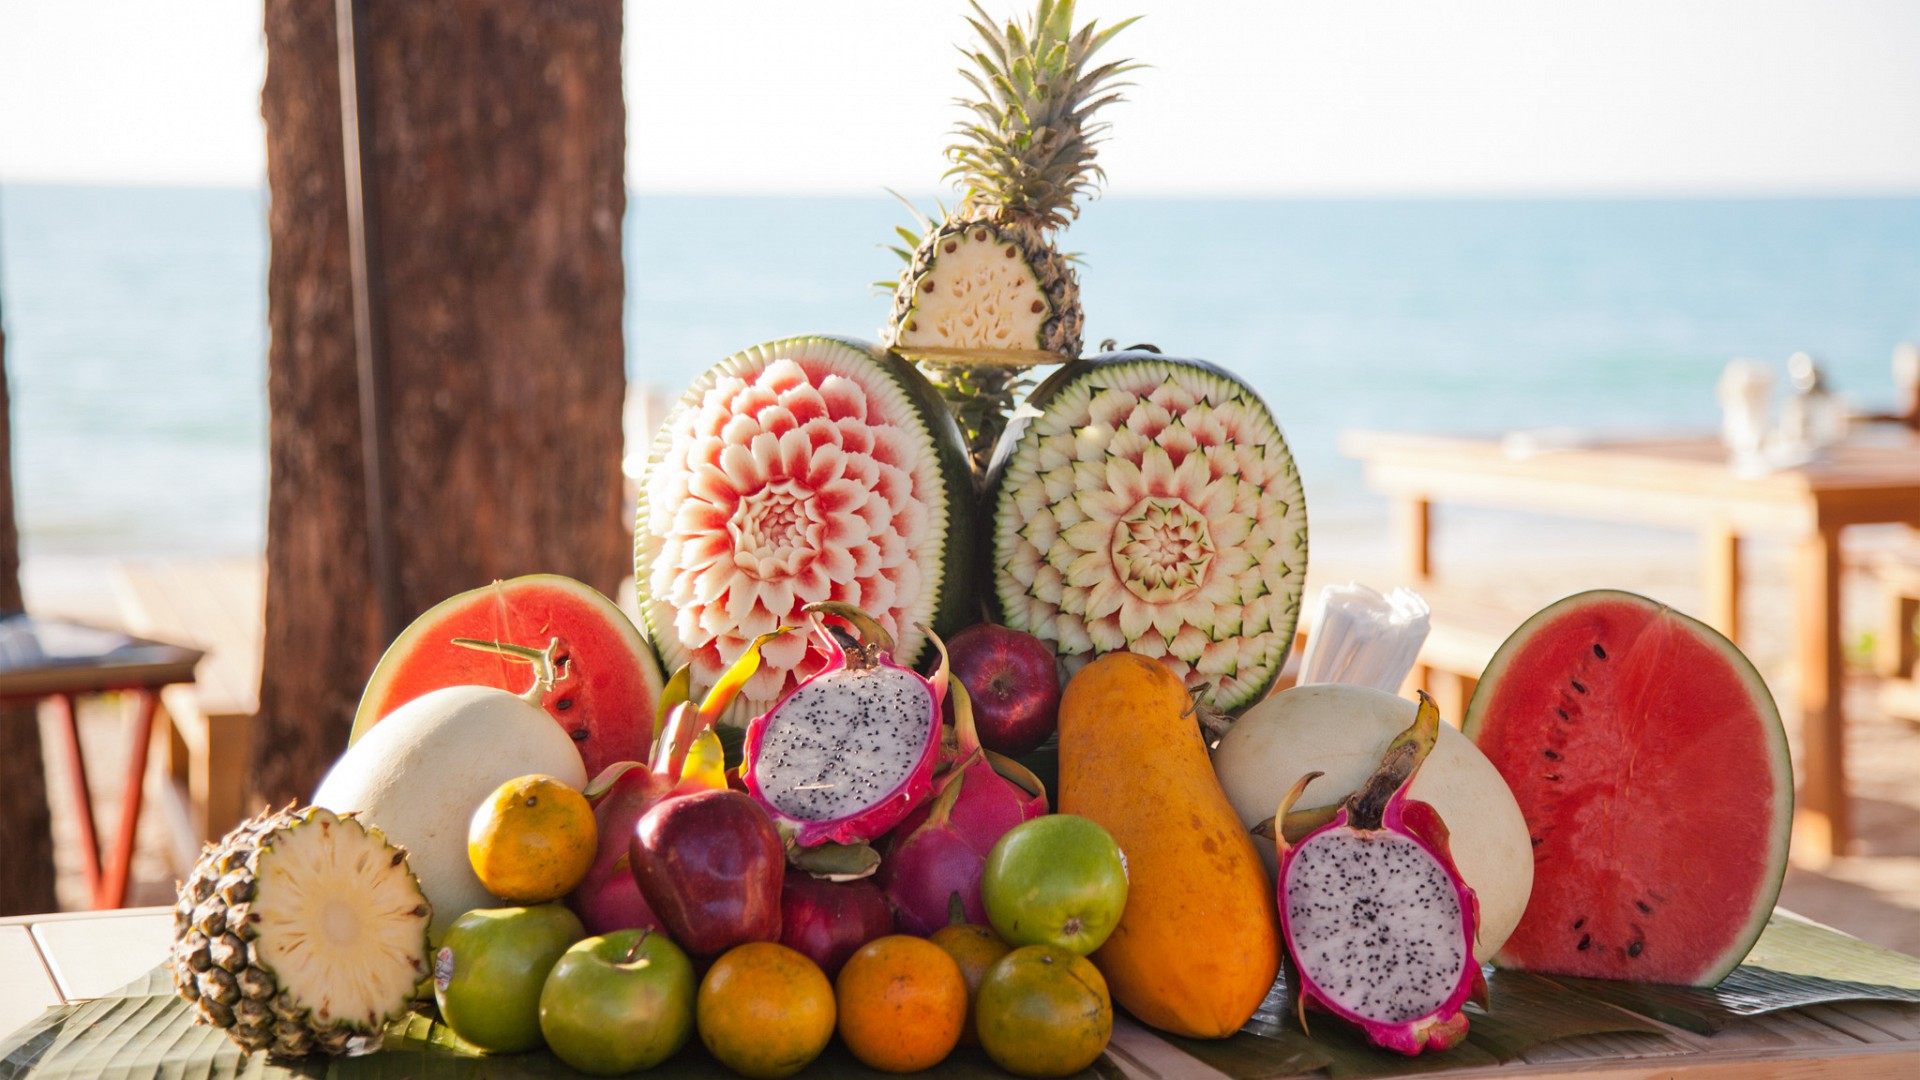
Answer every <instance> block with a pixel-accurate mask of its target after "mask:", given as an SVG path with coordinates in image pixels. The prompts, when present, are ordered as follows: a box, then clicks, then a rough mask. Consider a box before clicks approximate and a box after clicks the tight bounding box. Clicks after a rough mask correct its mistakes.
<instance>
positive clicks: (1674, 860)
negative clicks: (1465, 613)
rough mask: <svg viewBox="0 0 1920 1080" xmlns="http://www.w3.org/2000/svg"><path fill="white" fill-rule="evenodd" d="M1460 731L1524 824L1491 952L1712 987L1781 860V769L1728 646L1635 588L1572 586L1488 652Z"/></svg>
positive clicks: (1783, 758) (1789, 795)
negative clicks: (1509, 914)
mask: <svg viewBox="0 0 1920 1080" xmlns="http://www.w3.org/2000/svg"><path fill="white" fill-rule="evenodd" d="M1462 728H1463V729H1464V730H1465V732H1466V734H1467V735H1468V736H1469V737H1470V738H1472V739H1473V741H1474V742H1475V743H1476V744H1478V746H1479V747H1480V749H1481V750H1482V751H1483V752H1484V753H1485V754H1486V755H1487V758H1488V760H1490V761H1492V762H1493V765H1494V767H1495V768H1497V769H1498V770H1500V775H1501V776H1503V777H1505V778H1506V781H1507V784H1508V785H1509V786H1510V787H1511V788H1512V789H1513V795H1514V798H1515V799H1517V800H1518V801H1519V803H1520V811H1521V814H1522V816H1524V817H1525V818H1526V821H1527V827H1528V830H1529V832H1530V833H1531V834H1532V837H1533V845H1534V876H1533V892H1532V895H1531V897H1530V899H1529V900H1528V903H1527V909H1526V913H1525V914H1524V915H1523V916H1522V917H1521V919H1520V925H1519V926H1518V927H1517V928H1516V929H1515V930H1514V932H1513V936H1512V937H1510V938H1508V939H1507V943H1506V945H1505V946H1504V947H1503V948H1502V949H1501V951H1500V953H1499V954H1498V955H1497V956H1496V957H1495V958H1494V962H1495V963H1496V964H1500V965H1502V966H1505V967H1512V968H1519V969H1523V970H1527V971H1537V972H1544V973H1551V974H1561V975H1579V976H1588V977H1593V978H1603V979H1632V980H1636V981H1642V982H1662V983H1686V984H1692V985H1699V986H1709V985H1712V984H1714V983H1717V982H1719V981H1720V980H1721V979H1722V978H1724V977H1726V975H1727V973H1728V972H1731V971H1732V970H1733V969H1734V968H1735V967H1736V966H1738V965H1739V963H1740V961H1741V960H1743V959H1745V957H1746V955H1747V952H1748V950H1750V949H1751V948H1752V947H1753V942H1754V940H1755V939H1756V938H1758V937H1759V935H1760V931H1761V929H1762V928H1763V927H1765V925H1766V921H1767V917H1768V915H1769V914H1771V912H1772V911H1773V904H1774V900H1775V898H1776V897H1777V896H1778V895H1779V892H1780V881H1781V878H1782V876H1783V875H1784V874H1785V872H1786V861H1787V840H1788V835H1789V831H1790V828H1791V824H1792V816H1793V768H1792V764H1791V762H1790V760H1789V758H1788V754H1787V739H1786V733H1785V731H1784V729H1783V728H1782V727H1781V724H1780V714H1779V711H1778V710H1777V709H1776V708H1775V706H1774V702H1773V696H1772V695H1771V694H1770V693H1769V692H1768V691H1767V687H1766V684H1765V683H1764V682H1763V681H1762V680H1761V678H1760V675H1759V673H1758V672H1757V671H1755V670H1754V668H1753V665H1752V664H1751V663H1749V662H1748V660H1747V658H1746V657H1745V656H1744V655H1742V654H1741V652H1740V650H1739V649H1738V648H1736V647H1735V646H1734V645H1733V643H1732V642H1730V641H1728V640H1727V639H1726V638H1725V637H1723V636H1721V635H1720V634H1719V633H1718V632H1716V631H1714V630H1713V629H1712V628H1711V627H1708V626H1706V625H1705V624H1703V623H1700V622H1698V621H1696V620H1694V619H1691V618H1688V617H1687V616H1685V615H1682V614H1680V613H1679V612H1676V611H1674V610H1673V609H1671V608H1669V607H1666V606H1665V605H1662V604H1659V603H1657V602H1655V601H1652V600H1649V599H1647V598H1645V597H1643V596H1637V595H1634V594H1632V593H1627V592H1618V591H1596V592H1586V593H1580V594H1578V595H1575V596H1570V597H1568V598H1566V599H1564V600H1561V601H1559V602H1558V603H1555V604H1553V605H1551V606H1549V607H1547V608H1546V609H1544V610H1542V611H1541V612H1539V613H1538V614H1536V615H1534V616H1533V617H1532V618H1530V619H1528V620H1527V621H1526V622H1525V623H1524V624H1522V625H1521V627H1520V628H1519V629H1518V630H1516V631H1515V632H1514V634H1513V636H1512V637H1511V638H1509V639H1508V640H1507V642H1506V643H1505V644H1504V645H1502V646H1501V647H1500V650H1499V652H1497V653H1496V654H1495V655H1494V658H1493V661H1492V663H1490V664H1489V665H1488V666H1487V670H1486V672H1485V674H1484V675H1483V676H1482V677H1481V681H1480V686H1479V689H1478V690H1477V691H1476V692H1475V694H1474V698H1473V703H1472V705H1471V706H1469V708H1468V710H1467V716H1466V720H1465V722H1464V723H1463V724H1462Z"/></svg>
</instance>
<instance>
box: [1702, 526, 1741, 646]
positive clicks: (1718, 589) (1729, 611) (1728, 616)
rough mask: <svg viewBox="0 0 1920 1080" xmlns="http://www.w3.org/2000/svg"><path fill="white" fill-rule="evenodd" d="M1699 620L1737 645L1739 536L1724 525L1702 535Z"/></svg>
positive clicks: (1738, 622)
mask: <svg viewBox="0 0 1920 1080" xmlns="http://www.w3.org/2000/svg"><path fill="white" fill-rule="evenodd" d="M1701 541H1702V546H1701V554H1702V556H1703V558H1702V561H1701V569H1700V583H1701V587H1702V588H1703V590H1704V591H1705V595H1704V596H1703V597H1702V601H1701V617H1702V618H1703V619H1704V620H1705V621H1706V623H1707V625H1708V626H1711V627H1713V628H1714V629H1715V630H1718V631H1720V632H1721V633H1723V634H1725V635H1727V640H1729V641H1732V642H1735V643H1736V644H1737V643H1738V642H1739V641H1740V535H1739V534H1738V533H1736V532H1734V531H1733V530H1732V529H1731V528H1728V527H1727V526H1725V525H1718V526H1715V527H1713V528H1710V529H1707V530H1706V531H1705V532H1704V533H1703V534H1702V535H1701Z"/></svg>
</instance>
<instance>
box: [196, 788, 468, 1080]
mask: <svg viewBox="0 0 1920 1080" xmlns="http://www.w3.org/2000/svg"><path fill="white" fill-rule="evenodd" d="M323 825H324V826H325V827H335V826H343V827H348V828H353V829H360V830H362V831H364V832H365V833H366V834H367V835H368V836H369V837H370V838H372V839H373V840H375V841H376V842H378V843H380V844H382V845H385V846H386V847H387V849H388V850H389V851H391V852H393V855H392V863H391V867H392V869H393V870H394V871H395V872H398V873H402V874H405V875H406V876H407V878H408V880H409V881H410V882H411V883H412V885H413V888H414V890H415V891H416V892H417V891H418V890H419V887H420V883H419V881H418V879H416V878H414V875H413V872H412V871H411V870H410V869H408V868H407V867H406V865H405V859H406V853H405V851H404V850H402V849H400V848H398V847H394V846H392V845H390V844H386V840H385V837H384V836H383V835H382V834H381V833H380V832H379V830H377V829H370V828H367V827H365V826H363V825H361V824H360V823H359V822H357V821H352V820H350V819H345V818H341V817H339V816H337V815H335V814H334V813H333V812H332V811H329V810H325V809H321V808H318V807H307V808H305V809H299V810H296V809H294V808H293V807H292V806H289V807H287V808H285V809H282V810H267V811H265V812H263V813H261V814H259V815H257V816H255V817H253V818H250V819H248V820H247V821H244V822H242V823H241V824H240V825H238V826H236V827H235V828H234V830H233V831H232V832H230V833H228V834H227V835H226V836H225V837H222V838H221V840H220V842H219V843H218V844H217V845H216V844H209V845H207V847H206V849H205V850H204V851H203V852H202V853H201V856H200V860H199V862H198V863H196V864H195V865H194V868H193V871H192V873H191V874H190V875H189V876H188V878H187V880H186V881H185V882H182V883H181V885H180V890H179V896H178V900H177V901H176V903H175V905H174V911H173V925H174V944H173V952H172V956H171V957H170V961H171V964H172V967H173V982H174V989H175V990H176V991H177V992H178V993H179V995H180V997H182V998H184V999H185V1000H186V1001H188V1002H190V1003H192V1004H193V1006H194V1008H195V1010H196V1011H197V1012H198V1014H199V1019H200V1020H201V1021H203V1022H205V1023H208V1024H212V1025H213V1026H215V1027H218V1028H220V1029H222V1030H223V1031H225V1032H226V1034H227V1037H228V1038H230V1039H232V1040H233V1041H234V1042H235V1043H237V1044H238V1045H239V1046H240V1047H241V1049H242V1050H244V1051H246V1052H247V1053H250V1054H251V1053H254V1052H257V1051H262V1050H265V1051H268V1052H270V1053H273V1054H279V1055H283V1056H286V1057H305V1056H307V1055H309V1054H314V1053H319V1054H325V1055H329V1056H331V1055H339V1054H349V1053H356V1052H360V1051H362V1050H364V1049H367V1048H370V1044H371V1045H372V1046H377V1045H378V1041H379V1039H380V1038H381V1031H382V1027H383V1025H384V1023H385V1022H386V1021H387V1020H390V1019H392V1018H393V1016H397V1015H399V1014H400V1013H401V1012H404V1011H405V1007H406V1006H405V1004H404V1003H398V1007H396V1008H395V1009H394V1010H393V1013H392V1015H390V1016H387V1017H381V1018H379V1022H378V1023H365V1022H359V1021H355V1020H350V1019H347V1018H341V1019H337V1020H335V1021H334V1022H333V1023H331V1024H324V1025H323V1024H319V1023H317V1022H316V1020H315V1018H314V1015H313V1010H312V1008H311V1007H310V1006H308V1005H307V1004H305V1003H304V1002H302V1001H301V1000H299V999H298V998H297V997H296V996H295V995H294V994H293V993H291V992H290V991H288V990H285V989H283V988H282V987H281V985H280V980H279V978H278V976H277V975H276V974H275V973H274V971H273V969H272V968H271V967H268V966H267V965H266V964H264V963H261V962H260V961H259V958H258V957H257V955H256V952H255V948H256V942H257V940H258V939H257V932H256V930H255V927H254V924H255V922H256V921H257V920H256V919H254V918H252V917H250V916H251V907H252V904H253V901H254V896H255V889H254V886H255V881H256V876H257V873H258V870H259V861H260V856H261V853H262V852H264V851H267V850H269V849H270V848H271V846H272V844H273V842H274V841H275V839H276V838H278V837H280V836H282V835H285V834H286V833H287V832H288V831H289V830H292V829H301V828H318V827H322V826H323ZM428 913H429V912H428V908H427V905H426V898H425V895H424V894H422V896H421V901H420V909H419V911H418V916H419V918H420V927H421V929H420V958H419V965H418V966H419V977H420V978H422V979H424V978H425V977H426V976H427V975H428V974H429V973H430V968H429V967H428V964H427V956H428V954H429V948H428V942H427V932H426V926H427V917H428Z"/></svg>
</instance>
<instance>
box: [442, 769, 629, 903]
mask: <svg viewBox="0 0 1920 1080" xmlns="http://www.w3.org/2000/svg"><path fill="white" fill-rule="evenodd" d="M598 844H599V834H598V832H597V831H596V830H595V828H594V824H593V807H591V806H589V805H587V797H586V796H584V795H582V794H580V793H579V792H578V791H575V790H574V789H573V788H572V787H570V786H568V784H567V783H566V781H564V780H559V779H556V778H554V777H551V776H542V775H539V774H537V773H536V774H533V775H529V776H517V777H515V778H513V779H512V780H509V781H507V782H506V783H504V784H501V785H500V786H499V787H497V788H494V789H493V794H491V795H488V796H487V798H486V800H485V801H484V802H482V803H481V804H480V807H479V809H477V810H475V811H474V812H473V819H472V820H471V821H469V822H468V823H467V860H468V861H469V862H471V863H472V864H473V872H474V874H476V875H477V876H478V877H479V878H480V884H482V885H484V886H486V889H487V891H488V892H490V893H492V894H493V895H495V896H497V897H499V898H500V899H502V900H510V901H512V902H514V903H516V904H539V903H544V902H546V901H548V900H553V899H557V898H559V897H562V896H565V895H566V894H567V893H569V892H571V891H572V890H573V887H574V886H575V885H578V884H580V879H581V878H583V877H586V876H587V867H589V866H591V865H592V864H593V852H594V849H595V847H597V846H598Z"/></svg>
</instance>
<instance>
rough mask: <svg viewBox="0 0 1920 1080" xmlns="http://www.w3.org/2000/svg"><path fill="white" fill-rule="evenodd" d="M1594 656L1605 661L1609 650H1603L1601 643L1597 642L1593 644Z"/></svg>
mask: <svg viewBox="0 0 1920 1080" xmlns="http://www.w3.org/2000/svg"><path fill="white" fill-rule="evenodd" d="M1593 655H1595V656H1597V657H1599V658H1600V659H1602V660H1605V659H1606V658H1607V650H1605V649H1603V648H1601V647H1600V643H1599V642H1597V641H1596V642H1594V643H1593Z"/></svg>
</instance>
